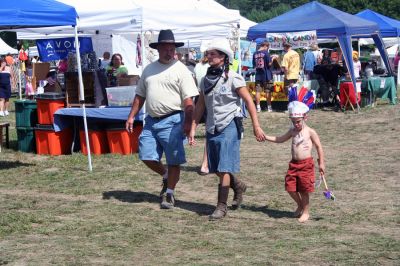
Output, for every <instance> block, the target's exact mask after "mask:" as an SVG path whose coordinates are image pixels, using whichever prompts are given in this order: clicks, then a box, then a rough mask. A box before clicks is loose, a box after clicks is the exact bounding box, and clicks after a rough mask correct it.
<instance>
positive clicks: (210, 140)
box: [207, 120, 240, 173]
mask: <svg viewBox="0 0 400 266" xmlns="http://www.w3.org/2000/svg"><path fill="white" fill-rule="evenodd" d="M207 155H208V169H209V172H210V173H216V172H221V173H223V172H227V173H238V172H240V139H239V135H238V131H237V128H236V124H235V122H234V121H233V120H232V121H231V123H230V124H229V125H228V126H227V127H226V128H224V129H223V130H222V131H221V132H215V133H214V134H210V133H208V132H207Z"/></svg>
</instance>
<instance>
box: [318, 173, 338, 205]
mask: <svg viewBox="0 0 400 266" xmlns="http://www.w3.org/2000/svg"><path fill="white" fill-rule="evenodd" d="M320 178H321V179H322V181H324V184H325V191H324V196H325V198H326V199H331V200H333V201H334V200H336V197H335V195H333V192H331V191H329V189H328V185H327V184H326V180H325V177H324V175H321V176H320Z"/></svg>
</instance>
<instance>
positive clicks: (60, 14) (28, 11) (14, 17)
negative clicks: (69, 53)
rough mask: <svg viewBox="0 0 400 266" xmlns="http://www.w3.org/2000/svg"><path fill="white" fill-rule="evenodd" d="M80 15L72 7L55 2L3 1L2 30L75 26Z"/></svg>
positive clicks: (52, 0) (0, 26) (0, 11)
mask: <svg viewBox="0 0 400 266" xmlns="http://www.w3.org/2000/svg"><path fill="white" fill-rule="evenodd" d="M77 17H78V14H77V13H76V11H75V8H73V7H72V6H69V5H66V4H63V3H60V2H58V1H55V0H2V1H1V4H0V30H4V29H19V28H33V27H52V26H75V25H76V18H77Z"/></svg>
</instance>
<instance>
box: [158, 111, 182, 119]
mask: <svg viewBox="0 0 400 266" xmlns="http://www.w3.org/2000/svg"><path fill="white" fill-rule="evenodd" d="M182 112H183V111H173V112H172V113H169V114H167V115H163V116H159V117H151V118H153V119H155V120H163V119H164V118H167V117H170V116H171V115H176V114H179V113H182Z"/></svg>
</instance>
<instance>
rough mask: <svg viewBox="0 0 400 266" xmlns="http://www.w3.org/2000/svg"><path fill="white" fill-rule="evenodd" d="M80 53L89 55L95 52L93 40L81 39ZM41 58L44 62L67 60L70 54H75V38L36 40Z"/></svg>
mask: <svg viewBox="0 0 400 266" xmlns="http://www.w3.org/2000/svg"><path fill="white" fill-rule="evenodd" d="M78 39H79V51H80V52H81V54H82V53H88V52H92V51H93V45H92V38H90V37H79V38H78ZM36 45H37V48H38V51H39V56H40V58H41V60H42V61H43V62H47V61H53V60H60V59H64V58H67V56H68V53H69V52H73V53H75V52H76V51H75V50H76V47H75V38H73V37H71V38H60V39H43V40H36Z"/></svg>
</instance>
